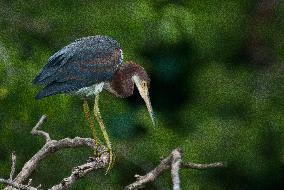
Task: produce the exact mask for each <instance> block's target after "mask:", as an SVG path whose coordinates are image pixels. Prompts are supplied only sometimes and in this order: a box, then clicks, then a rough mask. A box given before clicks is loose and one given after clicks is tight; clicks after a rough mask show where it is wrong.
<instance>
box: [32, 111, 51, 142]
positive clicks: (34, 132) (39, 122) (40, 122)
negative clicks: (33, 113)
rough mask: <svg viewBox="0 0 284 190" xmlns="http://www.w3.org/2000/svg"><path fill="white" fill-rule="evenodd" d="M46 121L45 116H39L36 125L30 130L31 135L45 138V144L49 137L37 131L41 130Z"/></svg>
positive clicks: (45, 133)
mask: <svg viewBox="0 0 284 190" xmlns="http://www.w3.org/2000/svg"><path fill="white" fill-rule="evenodd" d="M46 120H47V117H46V115H43V116H41V118H40V120H39V121H38V122H37V124H36V125H35V126H34V128H33V129H32V131H31V133H32V134H33V135H38V136H42V137H44V138H45V140H46V142H48V141H50V140H51V139H50V136H49V134H48V133H47V132H44V131H41V130H39V129H40V128H41V126H42V125H43V123H44V122H45V121H46Z"/></svg>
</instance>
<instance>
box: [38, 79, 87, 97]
mask: <svg viewBox="0 0 284 190" xmlns="http://www.w3.org/2000/svg"><path fill="white" fill-rule="evenodd" d="M82 87H83V86H82V84H80V83H79V82H78V81H68V82H52V83H50V84H48V85H47V86H46V87H44V88H43V89H42V90H41V91H40V92H39V93H38V94H37V95H36V97H35V98H36V99H41V98H44V97H47V96H52V95H55V94H59V93H67V92H72V91H76V90H79V89H80V88H82Z"/></svg>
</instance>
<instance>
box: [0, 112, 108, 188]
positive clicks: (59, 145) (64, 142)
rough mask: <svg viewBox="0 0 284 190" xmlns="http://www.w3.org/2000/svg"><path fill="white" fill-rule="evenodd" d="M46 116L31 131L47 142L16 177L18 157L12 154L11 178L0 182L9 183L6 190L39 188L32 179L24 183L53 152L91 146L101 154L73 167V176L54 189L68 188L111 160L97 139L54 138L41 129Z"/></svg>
mask: <svg viewBox="0 0 284 190" xmlns="http://www.w3.org/2000/svg"><path fill="white" fill-rule="evenodd" d="M46 118H47V117H46V116H45V115H43V116H42V117H41V118H40V120H39V121H38V123H37V124H36V125H35V127H34V128H33V129H32V131H31V133H32V134H33V135H38V136H42V137H43V138H44V139H45V140H46V143H45V144H44V146H43V147H42V148H41V149H40V150H39V151H38V152H37V153H36V154H35V155H34V156H33V157H32V158H31V159H30V160H29V161H27V162H26V163H25V164H24V166H23V168H22V170H21V171H20V173H19V174H18V175H17V176H16V177H15V179H12V178H13V175H14V173H15V165H16V158H15V156H12V167H11V173H10V179H9V180H5V179H1V181H0V183H4V184H7V185H9V186H8V187H6V188H5V190H11V189H13V188H14V189H15V188H16V189H28V190H37V189H38V188H35V187H31V180H30V181H29V183H28V184H27V185H23V183H24V182H25V181H27V180H28V177H29V176H30V175H31V174H32V172H33V171H34V170H35V169H36V168H37V166H38V164H39V163H40V161H42V160H43V159H45V158H46V157H47V156H49V155H51V154H52V153H55V152H57V151H59V150H61V149H65V148H77V147H89V148H91V149H93V150H96V152H97V153H98V155H100V156H99V157H96V158H93V160H92V161H91V162H88V163H86V164H83V165H81V166H78V167H76V168H77V169H73V172H72V174H71V176H70V177H68V178H65V179H64V180H65V182H64V183H62V182H61V183H60V184H58V185H56V186H54V187H52V188H51V189H52V190H57V189H68V188H69V187H70V186H71V185H72V184H73V183H74V182H75V181H76V180H77V179H78V178H80V177H83V176H85V175H86V174H88V173H89V172H90V171H94V170H96V169H99V168H104V167H106V166H107V164H106V163H108V161H109V160H108V159H109V153H108V152H107V151H106V150H107V149H106V148H105V146H103V145H99V146H98V147H97V146H96V143H95V141H94V140H93V139H91V138H81V137H75V138H73V139H70V138H65V139H60V140H52V139H51V138H50V136H49V134H48V133H47V132H45V131H41V130H39V129H40V128H41V126H42V125H43V123H44V122H45V121H46ZM78 168H79V170H78ZM64 180H63V181H64Z"/></svg>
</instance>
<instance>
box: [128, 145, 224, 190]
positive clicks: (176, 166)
mask: <svg viewBox="0 0 284 190" xmlns="http://www.w3.org/2000/svg"><path fill="white" fill-rule="evenodd" d="M225 166H226V165H225V164H224V163H222V162H216V163H212V164H195V163H191V162H189V163H185V164H184V163H182V155H181V150H180V149H178V148H177V149H174V150H173V151H172V152H171V155H170V156H168V157H166V158H165V159H163V160H162V161H161V163H160V164H159V165H158V166H157V167H156V168H155V169H153V170H152V171H150V172H149V173H147V174H146V175H144V176H139V175H137V174H136V175H135V177H136V178H137V180H136V181H135V182H134V183H132V184H130V185H128V186H126V187H125V190H134V189H141V188H143V187H144V186H145V185H146V184H147V183H150V182H153V181H155V179H156V178H157V177H158V176H160V175H161V174H162V173H163V172H164V171H166V170H168V169H170V168H171V174H172V181H173V189H174V190H179V189H180V178H179V170H180V168H188V169H208V168H219V167H225Z"/></svg>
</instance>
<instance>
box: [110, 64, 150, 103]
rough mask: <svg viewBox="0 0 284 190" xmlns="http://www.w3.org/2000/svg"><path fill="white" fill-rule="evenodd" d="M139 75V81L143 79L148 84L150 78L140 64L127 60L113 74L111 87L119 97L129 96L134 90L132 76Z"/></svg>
mask: <svg viewBox="0 0 284 190" xmlns="http://www.w3.org/2000/svg"><path fill="white" fill-rule="evenodd" d="M135 76H137V77H139V79H140V80H141V81H145V82H146V83H147V85H148V86H149V83H150V78H149V77H148V74H147V73H146V71H145V70H144V68H143V67H141V66H140V65H138V64H136V63H134V62H132V61H129V62H126V63H125V64H122V65H121V66H120V67H119V69H117V70H116V72H115V73H114V75H113V79H112V82H111V87H112V88H113V90H114V91H115V92H116V94H117V96H119V97H123V98H126V97H129V96H131V95H132V94H133V91H134V80H133V77H135Z"/></svg>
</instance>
